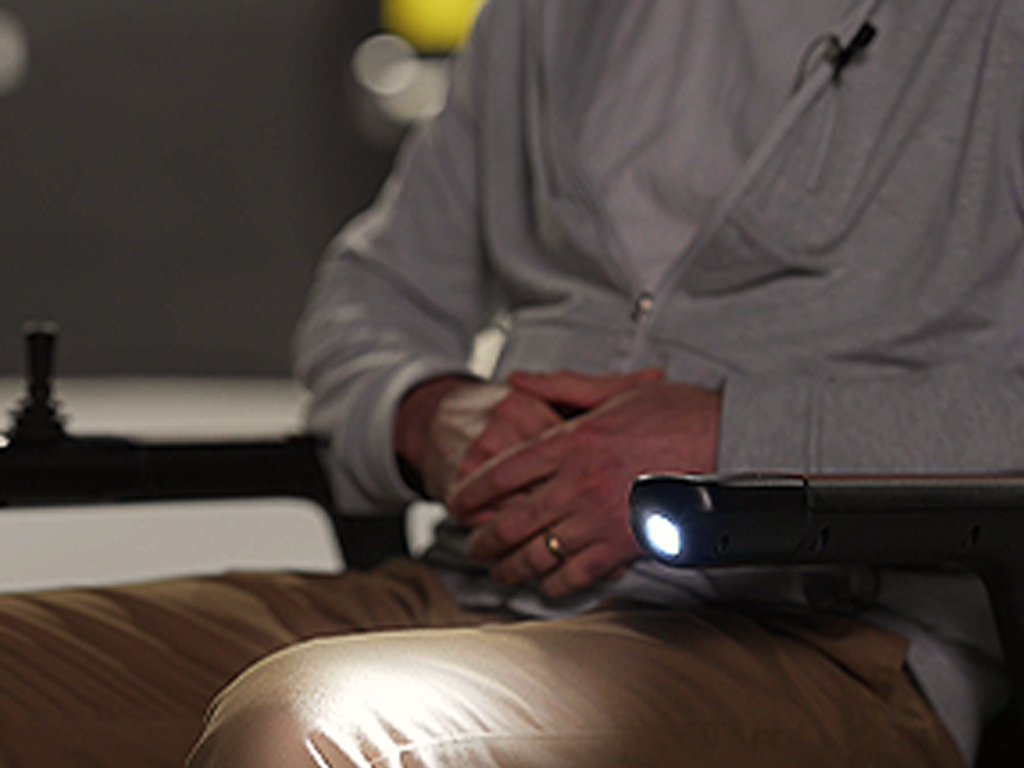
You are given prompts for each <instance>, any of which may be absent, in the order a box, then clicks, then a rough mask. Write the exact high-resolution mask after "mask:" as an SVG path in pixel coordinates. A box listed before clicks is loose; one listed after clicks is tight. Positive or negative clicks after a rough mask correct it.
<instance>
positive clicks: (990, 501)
mask: <svg viewBox="0 0 1024 768" xmlns="http://www.w3.org/2000/svg"><path fill="white" fill-rule="evenodd" d="M630 516H631V522H632V524H633V529H634V532H635V534H636V536H637V539H638V540H639V541H640V542H641V544H642V545H643V546H644V548H645V549H646V550H647V551H648V552H651V553H652V554H653V555H654V556H655V557H657V558H658V559H660V560H661V561H663V562H665V563H667V564H669V565H675V566H681V567H686V566H697V565H700V566H714V565H729V564H741V563H743V564H766V565H767V564H782V563H790V564H813V563H818V564H820V563H840V564H843V563H845V564H857V563H860V564H865V563H867V564H876V565H893V566H899V565H914V566H935V567H957V568H966V569H969V570H971V571H973V572H975V573H977V574H978V575H979V576H980V577H981V579H982V580H983V581H984V583H985V586H986V588H987V590H988V593H989V597H990V600H991V602H992V608H993V611H994V613H995V618H996V622H997V625H998V628H999V633H1000V637H1001V640H1002V644H1003V651H1004V654H1005V656H1006V662H1007V665H1008V667H1009V671H1010V675H1011V680H1012V683H1013V685H1014V690H1015V693H1016V698H1017V700H1018V701H1021V700H1024V476H932V477H929V476H824V475H819V476H814V475H743V476H735V477H723V476H713V475H682V476H669V475H661V476H649V477H642V478H639V479H638V480H637V481H636V483H635V484H634V486H633V489H632V492H631V496H630Z"/></svg>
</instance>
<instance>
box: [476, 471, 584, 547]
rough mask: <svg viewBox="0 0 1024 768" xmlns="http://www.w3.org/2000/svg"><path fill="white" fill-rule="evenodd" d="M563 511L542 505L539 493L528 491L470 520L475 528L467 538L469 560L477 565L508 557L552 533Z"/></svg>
mask: <svg viewBox="0 0 1024 768" xmlns="http://www.w3.org/2000/svg"><path fill="white" fill-rule="evenodd" d="M564 514H565V513H564V511H560V510H559V508H558V507H555V506H552V505H550V504H547V503H545V502H544V501H543V493H542V490H541V489H530V490H528V491H524V492H523V493H521V494H517V495H516V496H515V497H514V498H512V499H506V500H505V501H503V502H502V503H500V504H498V505H496V506H495V507H493V508H489V514H488V512H487V511H483V512H481V513H479V517H478V518H474V520H475V521H476V522H477V524H476V525H475V527H474V530H473V532H472V534H470V538H469V551H470V556H471V557H473V558H474V559H475V560H479V561H480V562H485V563H486V562H493V561H497V560H500V559H503V558H505V557H508V556H509V555H510V553H512V552H513V551H515V550H517V549H520V548H522V547H524V546H525V545H526V544H528V543H529V542H530V541H531V540H532V539H534V538H537V537H539V536H542V535H543V534H544V533H545V532H547V531H549V530H552V529H553V528H554V527H555V526H556V525H557V524H558V522H559V516H560V515H561V516H563V517H564Z"/></svg>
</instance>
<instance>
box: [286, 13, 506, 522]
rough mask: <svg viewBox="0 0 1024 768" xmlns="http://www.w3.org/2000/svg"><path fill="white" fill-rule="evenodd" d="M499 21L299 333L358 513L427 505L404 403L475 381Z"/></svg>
mask: <svg viewBox="0 0 1024 768" xmlns="http://www.w3.org/2000/svg"><path fill="white" fill-rule="evenodd" d="M489 16H490V14H489V13H488V10H487V9H485V10H484V11H483V12H482V13H481V16H480V18H479V20H478V24H477V29H476V32H475V34H474V42H471V44H470V45H469V46H468V47H467V49H466V51H465V52H464V54H463V55H462V56H461V57H460V61H459V63H458V64H457V66H456V68H455V71H454V74H453V81H452V87H451V90H450V93H449V98H448V103H447V106H446V108H445V109H444V111H443V112H442V114H441V115H440V116H439V117H438V118H437V119H435V120H434V121H432V122H431V123H430V124H428V125H426V126H425V127H423V128H422V129H420V130H418V131H417V132H416V133H415V135H413V136H412V137H411V138H410V140H408V141H407V142H406V145H405V146H404V147H403V150H402V151H401V153H400V155H399V158H398V161H397V163H396V167H395V170H394V172H393V174H392V176H391V178H390V179H389V180H388V181H387V183H386V184H385V186H384V188H383V190H382V192H381V194H380V197H379V199H378V200H377V201H376V203H375V204H374V205H373V206H372V207H371V208H370V210H368V211H367V212H366V213H364V214H362V215H361V216H359V217H357V218H356V219H355V220H354V221H353V222H351V223H350V224H349V225H348V226H347V227H346V228H345V229H344V230H343V231H342V233H341V234H340V235H339V236H338V237H337V238H336V239H335V241H334V242H333V243H332V244H331V246H330V247H329V248H328V251H327V253H326V255H325V258H324V260H323V262H322V264H321V266H320V269H319V271H318V274H317V277H316V280H315V283H314V286H313V289H312V292H311V295H310V298H309V301H308V304H307V308H306V311H305V313H304V315H303V317H302V318H301V320H300V322H299V327H298V329H297V332H296V337H295V366H296V371H297V374H298V376H299V378H300V379H301V380H302V381H303V382H304V383H305V384H306V385H307V386H308V387H309V388H310V390H311V392H312V395H313V398H312V404H311V407H310V411H309V414H308V424H309V429H310V430H311V431H312V432H313V433H314V434H317V435H321V436H324V437H326V438H327V439H328V442H329V446H330V447H329V451H328V458H327V463H328V467H329V474H330V475H331V479H332V482H333V486H334V491H335V495H336V498H337V501H338V504H339V506H340V507H341V508H342V509H344V510H345V511H346V512H349V513H355V514H368V513H372V512H374V511H388V510H394V509H396V508H400V507H401V506H403V505H404V504H405V503H406V502H408V501H410V500H412V499H413V498H414V493H413V491H412V490H411V489H410V488H408V487H407V485H406V484H405V483H404V482H403V481H402V479H401V476H400V473H399V471H398V468H397V464H396V460H395V457H394V454H393V449H392V443H391V435H392V423H393V419H394V415H395V412H396V409H397V406H398V403H399V401H400V400H401V398H402V396H403V395H404V394H405V393H406V392H407V391H408V390H409V389H410V388H411V387H413V386H414V385H415V384H417V383H419V382H421V381H423V380H425V379H428V378H432V377H435V376H439V375H442V374H446V373H453V372H464V371H466V360H467V357H468V354H469V352H470V350H471V346H472V343H473V338H474V335H475V333H476V331H478V330H479V328H480V327H481V326H482V325H483V324H484V323H485V322H486V320H487V319H488V316H489V312H490V307H491V302H490V301H488V274H487V269H486V258H485V253H484V251H483V248H482V246H481V238H480V233H479V231H478V213H477V211H478V190H477V167H476V151H477V149H476V133H477V108H476V104H475V101H476V100H477V94H478V93H479V92H480V85H479V83H480V80H481V79H482V78H484V77H485V76H486V62H485V61H484V55H483V51H484V50H486V47H487V45H486V41H485V40H482V38H483V39H485V38H486V37H487V36H488V35H489V34H491V32H490V30H491V28H492V27H493V24H492V23H490V21H489V19H488V17H489Z"/></svg>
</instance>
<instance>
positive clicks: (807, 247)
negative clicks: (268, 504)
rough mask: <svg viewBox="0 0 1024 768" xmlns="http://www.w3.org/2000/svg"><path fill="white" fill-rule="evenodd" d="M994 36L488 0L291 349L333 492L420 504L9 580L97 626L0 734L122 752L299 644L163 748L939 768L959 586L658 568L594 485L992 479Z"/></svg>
mask: <svg viewBox="0 0 1024 768" xmlns="http://www.w3.org/2000/svg"><path fill="white" fill-rule="evenodd" d="M1022 42H1024V5H1022V3H1020V2H1016V1H1010V0H1006V1H1004V2H999V1H998V0H904V1H903V2H900V3H896V2H893V1H892V0H829V1H828V2H813V3H812V2H806V1H805V0H782V1H780V2H775V3H763V2H758V0H728V1H726V2H717V3H701V2H696V1H695V0H693V1H687V2H679V3H667V2H654V0H631V2H629V3H610V2H599V1H598V0H546V1H545V2H539V1H538V0H494V2H492V3H491V4H489V5H488V6H487V7H486V8H485V10H484V11H483V12H482V15H481V18H480V21H479V24H478V29H477V32H476V34H475V36H474V40H473V42H472V43H471V45H470V46H469V48H468V50H467V51H466V52H465V55H464V56H463V57H462V59H461V62H460V65H459V67H458V69H457V71H456V74H455V80H454V84H453V90H452V94H451V97H450V102H449V105H448V107H447V109H446V110H445V111H444V113H443V114H442V115H441V116H440V117H439V118H438V119H437V120H436V121H435V122H434V123H433V124H431V125H430V126H427V127H426V128H425V129H424V130H422V131H420V132H418V134H417V135H416V136H415V137H414V139H413V140H412V141H411V142H410V144H409V145H408V146H407V148H406V150H405V152H404V153H403V156H402V158H401V160H400V162H399V166H398V168H397V171H396V175H395V176H394V178H393V179H392V180H391V181H390V182H389V183H388V185H387V186H386V188H385V190H384V191H383V193H382V196H381V199H380V200H379V201H378V203H377V204H376V205H375V206H374V208H373V209H372V210H371V211H369V212H368V213H367V214H366V215H364V216H363V217H361V218H360V219H359V220H357V221H356V222H354V223H353V224H352V225H350V226H349V227H348V228H347V229H346V231H345V232H344V233H343V234H342V235H341V236H340V238H339V239H338V241H337V242H336V243H335V246H334V247H333V248H332V250H331V252H330V253H329V254H328V256H327V258H326V260H325V262H324V265H323V268H322V271H321V273H320V275H319V278H318V281H317V285H316V286H315V289H314V292H313V295H312V297H311V301H310V306H309V311H308V312H307V314H306V317H305V318H304V320H303V323H302V328H301V330H300V333H299V342H298V364H299V368H300V371H301V374H302V375H303V377H304V378H305V380H306V381H307V382H308V383H309V385H310V387H311V389H312V391H313V393H314V396H315V397H314V404H313V408H312V412H311V414H310V420H311V425H312V427H313V429H314V430H316V431H318V432H320V433H322V434H324V435H327V436H329V437H330V440H331V450H330V456H329V457H328V461H329V465H330V469H331V472H332V477H333V480H334V484H335V490H336V492H337V496H338V499H339V503H340V504H341V505H342V506H343V507H344V508H345V509H347V510H348V511H350V512H356V513H364V514H373V513H377V512H383V511H388V510H391V509H395V508H399V507H401V506H403V505H405V504H406V503H408V502H409V501H411V500H413V499H416V498H418V497H419V496H420V495H421V494H422V495H426V496H429V497H432V498H435V499H439V500H443V501H444V502H445V504H446V505H447V507H448V509H449V510H450V512H451V518H450V519H449V520H447V521H446V522H445V523H444V524H443V525H442V526H441V528H440V529H439V531H438V538H437V543H436V544H435V545H434V546H433V547H432V548H431V550H430V551H429V552H428V553H427V554H426V556H425V557H424V558H423V559H422V560H421V561H419V562H411V561H405V560H401V561H396V562H392V563H389V564H386V565H384V566H383V567H381V568H380V569H378V570H377V571H375V572H373V573H369V574H361V573H346V574H343V575H342V576H340V577H321V578H312V577H303V576H300V575H290V576H280V577H274V576H229V577H225V578H223V579H218V580H214V581H204V582H201V583H199V582H196V581H195V580H186V581H185V582H180V583H176V584H175V583H172V584H157V585H144V586H142V587H138V588H131V589H126V590H114V591H108V592H105V593H103V594H97V593H95V592H93V593H89V596H88V598H87V599H84V598H83V597H82V595H81V594H80V593H75V595H73V596H70V597H69V596H63V597H60V598H55V597H39V598H33V601H32V602H31V607H30V608H29V607H19V608H18V609H17V610H18V611H20V613H18V616H19V617H20V618H19V620H20V621H22V622H23V623H28V624H31V623H32V622H33V621H34V620H36V617H37V614H39V613H42V612H43V611H44V610H45V611H50V612H52V613H53V614H54V615H57V616H58V617H61V616H64V615H65V613H63V612H60V611H59V609H60V608H61V607H62V606H63V602H62V601H68V602H72V603H74V605H75V606H76V608H75V610H74V611H67V613H69V614H70V615H72V616H73V617H74V619H75V622H74V623H75V625H83V624H85V625H88V626H90V627H91V626H92V622H95V623H97V624H98V625H100V626H101V627H102V631H96V632H95V639H93V638H92V637H90V641H89V643H88V647H89V656H88V658H89V660H90V661H94V659H95V658H96V657H99V658H100V661H101V662H102V666H101V667H100V668H101V669H102V670H103V671H104V674H103V675H96V678H97V679H101V680H103V681H105V685H106V687H107V688H108V689H109V701H115V702H117V707H114V706H113V705H111V704H109V703H107V702H106V701H105V702H104V704H103V706H98V705H97V706H86V705H82V703H81V702H82V701H86V702H88V703H89V704H91V701H90V699H89V696H90V695H91V694H90V693H88V692H87V691H78V693H77V698H76V699H75V704H74V706H72V705H70V704H68V703H67V699H66V696H65V694H64V693H63V691H64V690H66V689H68V688H69V687H70V683H71V682H72V681H71V680H63V679H62V680H61V681H60V684H59V685H55V684H53V683H52V681H50V680H46V681H44V682H46V683H48V685H41V684H39V682H38V680H37V681H36V682H35V683H34V684H33V686H27V685H21V687H19V688H17V689H16V690H17V691H20V692H22V693H21V695H22V698H23V699H24V700H25V701H30V702H31V703H32V706H31V707H28V706H21V708H20V709H19V708H18V706H15V704H18V705H20V704H21V701H17V702H15V704H8V705H7V706H5V707H3V711H4V712H5V713H6V712H9V711H12V710H17V711H18V713H19V716H18V718H16V719H14V720H12V719H11V718H10V717H6V716H5V717H3V718H0V729H3V728H4V727H5V725H4V723H5V722H7V723H10V722H17V723H20V724H21V725H20V726H19V727H21V728H22V729H29V728H32V727H36V728H37V729H39V728H40V727H41V726H33V725H32V723H37V722H41V721H44V722H45V723H46V726H45V732H46V733H48V734H52V733H54V732H56V725H55V724H56V723H64V722H65V721H66V720H67V719H68V712H72V713H77V712H78V711H79V708H80V709H82V710H85V711H88V713H89V717H90V718H93V719H95V720H98V721H101V722H104V723H112V722H113V723H116V724H117V726H118V727H117V729H116V733H117V739H111V738H110V736H109V732H107V733H106V735H105V736H102V734H103V733H104V732H103V731H102V729H94V730H92V731H86V730H85V729H79V731H75V733H77V734H78V736H77V737H76V738H77V742H76V743H77V744H78V746H76V749H77V750H80V752H77V753H76V754H82V755H85V754H89V755H90V756H92V755H95V754H97V753H96V752H90V751H89V750H90V749H92V745H93V744H94V743H97V742H101V741H104V739H105V740H106V741H108V742H110V741H116V740H118V739H123V743H124V744H129V743H130V744H131V748H130V749H129V748H128V747H125V748H124V749H122V750H121V752H120V753H119V764H125V765H128V764H135V765H140V764H143V762H144V758H143V755H144V754H145V755H152V754H155V750H154V748H153V744H154V743H156V738H155V736H151V735H147V734H155V733H158V732H159V733H160V734H166V733H170V732H171V729H172V728H173V729H175V730H174V734H175V735H174V736H173V739H172V737H171V736H166V743H167V744H170V743H171V741H172V740H175V743H177V741H176V740H178V739H180V734H183V733H187V732H188V728H190V727H192V722H193V721H192V720H189V719H188V718H189V717H192V716H194V714H195V713H194V709H195V702H196V701H199V700H201V699H202V697H203V695H204V692H205V691H206V690H207V689H208V687H209V685H210V683H211V682H212V681H214V680H218V679H226V678H227V677H228V676H229V675H230V674H233V671H234V670H237V669H238V668H240V667H241V666H242V665H244V664H245V663H248V661H249V660H251V659H254V658H256V657H258V656H260V655H262V654H264V653H266V652H267V651H269V650H271V649H274V648H277V647H280V646H282V645H287V644H290V643H293V642H294V641H296V640H298V639H300V638H304V637H311V636H320V637H321V639H319V640H316V641H313V642H312V643H308V644H299V645H296V646H295V647H293V648H291V649H290V650H286V651H284V652H282V653H280V654H277V655H272V656H270V657H269V658H267V659H266V660H264V661H263V662H261V663H259V664H257V665H255V666H253V667H252V668H251V669H249V670H248V671H247V672H245V673H244V674H243V675H241V677H239V678H238V679H237V681H236V682H235V683H233V684H232V685H231V686H230V687H228V688H227V689H226V690H225V692H224V693H223V694H222V695H221V696H220V698H219V699H218V701H217V703H216V705H215V706H214V708H213V709H212V711H211V714H210V718H209V722H208V724H207V728H206V731H205V733H204V735H203V736H202V738H201V739H200V741H199V743H198V744H197V746H196V748H195V750H194V752H193V755H192V758H191V762H192V765H193V766H196V767H198V766H242V765H244V766H260V765H273V766H275V767H280V766H290V765H298V766H325V765H329V766H332V767H337V766H350V765H380V766H384V765H417V766H419V765H422V766H435V765H473V766H477V765H502V766H551V765H559V766H562V765H565V766H575V765H587V766H594V765H609V766H612V765H614V766H622V765H630V766H633V765H636V766H641V765H651V766H660V765H673V766H678V765H695V766H712V765H716V766H723V765H751V764H756V765H759V766H782V765H785V766H822V765H845V766H863V765H874V766H901V767H902V766H915V765H917V766H956V765H964V764H967V763H969V762H970V761H971V759H972V757H973V753H974V750H975V749H976V746H977V740H978V737H979V733H980V730H981V725H982V721H983V719H984V718H985V717H986V716H988V715H990V714H991V713H993V712H994V711H996V710H997V709H998V708H999V707H1000V706H1001V705H1002V704H1003V703H1004V700H1005V695H1006V690H1005V686H1004V684H1003V679H1002V669H1001V666H1000V661H999V658H998V649H997V642H996V639H995V636H994V631H993V628H992V625H991V618H990V616H989V615H988V608H987V606H986V604H985V600H984V597H983V595H982V594H981V592H980V590H979V587H978V585H977V584H976V583H975V582H974V581H973V580H970V579H965V578H961V577H959V576H954V575H950V574H931V573H909V572H896V571H889V570H887V571H884V572H873V571H867V570H865V569H850V570H836V571H831V570H829V571H820V570H819V571H803V570H795V569H770V570H768V569H747V570H738V571H729V572H723V573H704V572H687V571H670V570H668V569H664V568H661V567H659V566H656V565H655V564H653V563H651V562H649V561H645V560H642V559H637V556H638V554H639V552H638V549H637V547H636V544H635V543H634V542H633V540H632V538H631V537H630V535H629V531H628V528H627V525H626V508H625V503H624V499H625V494H626V492H627V491H628V487H629V484H630V482H631V481H632V479H633V478H634V477H635V475H636V474H639V473H641V472H646V471H659V470H668V471H709V470H717V471H723V472H731V471H740V470H747V469H762V470H798V471H901V472H913V471H931V472H936V471H974V470H986V471H998V470H1010V469H1019V467H1021V466H1024V445H1022V438H1021V437H1020V435H1024V431H1022V429H1021V426H1022V425H1021V420H1022V415H1021V414H1024V407H1022V406H1024V387H1022V383H1021V378H1020V373H1019V372H1020V369H1021V364H1022V356H1024V345H1022V344H1021V343H1020V341H1021V339H1020V334H1021V329H1024V322H1021V321H1022V319H1024V318H1021V317H1020V314H1021V312H1022V310H1021V303H1020V302H1019V301H1017V297H1018V296H1019V295H1021V293H1020V288H1021V286H1020V281H1021V280H1022V279H1024V276H1022V269H1021V267H1022V265H1024V259H1022V256H1024V214H1022V209H1024V204H1022V200H1024V159H1022V157H1024V120H1022V118H1024V114H1022V113H1024V93H1022V91H1024V78H1022V77H1020V74H1021V71H1022V68H1024V46H1022V45H1021V43H1022ZM492 321H497V322H499V323H500V324H501V326H502V327H503V328H504V329H505V331H506V340H505V343H504V347H503V350H502V353H501V358H500V360H499V363H498V368H497V371H496V373H495V376H494V377H493V379H492V380H489V381H480V380H478V379H475V378H474V377H473V376H472V375H471V373H470V371H469V369H468V367H467V365H466V362H465V361H466V358H467V356H468V355H469V352H470V349H471V345H472V341H473V338H474V336H475V334H476V333H477V331H478V330H479V329H480V328H482V327H484V326H485V325H486V324H488V323H490V322H492ZM108 603H110V604H112V606H113V607H111V606H110V605H108ZM82 604H84V605H85V606H87V609H83V608H80V607H78V606H81V605H82ZM18 605H19V606H20V603H19V604H18ZM16 612H17V611H15V610H14V609H12V607H11V605H10V604H4V603H2V602H0V616H10V615H11V614H12V613H16ZM47 615H49V614H47ZM83 615H87V616H88V617H89V622H85V621H82V620H81V616H83ZM108 616H116V617H118V621H120V622H121V623H123V624H128V625H129V627H130V631H128V632H126V633H124V634H126V635H127V636H128V639H124V636H123V634H122V632H121V626H120V624H118V623H117V622H115V621H113V620H109V621H108V620H107V619H106V618H105V617H108ZM100 618H103V621H102V622H101V621H100ZM534 619H544V620H539V621H538V620H534ZM4 623H5V622H4V621H0V626H3V625H4ZM115 624H118V625H117V626H114V625H115ZM136 626H140V627H143V628H144V629H145V630H146V631H147V633H148V634H146V636H145V637H144V638H143V639H144V640H145V641H146V642H147V643H152V645H153V647H157V648H159V651H160V652H159V653H153V654H152V657H151V663H149V664H137V663H135V661H134V660H135V659H137V658H142V657H143V656H144V654H140V653H139V647H140V646H142V647H145V648H149V647H150V645H147V644H146V643H142V642H140V638H139V637H137V636H136V634H137V633H136V631H135V628H136ZM183 628H187V629H190V630H192V631H189V632H185V631H183ZM398 630H402V631H398ZM152 635H156V636H157V637H159V638H160V639H161V640H162V639H164V638H173V639H172V640H171V641H170V642H163V643H155V642H153V641H152V637H151V636H152ZM326 635H345V636H337V637H324V636H326ZM43 645H44V646H46V645H47V644H43ZM51 646H53V647H58V648H59V649H61V652H60V653H54V654H53V655H54V656H58V657H60V658H69V657H68V656H67V655H66V647H65V646H64V645H59V644H56V643H53V644H51ZM51 646H47V647H51ZM111 647H116V648H119V649H120V653H118V654H115V655H114V657H113V658H111V657H110V654H105V655H103V654H100V653H99V651H97V650H96V649H98V648H111ZM128 648H131V651H132V652H131V653H128V652H127V651H126V649H128ZM17 649H18V651H19V652H20V653H22V654H26V653H27V651H25V650H24V648H22V647H21V646H17ZM146 658H150V657H146ZM36 663H38V662H36ZM25 666H26V665H22V666H21V668H19V669H23V668H24V667H25ZM8 675H9V676H12V677H13V676H14V675H13V674H12V673H8ZM70 677H72V679H73V680H76V679H77V678H75V677H74V676H70ZM14 680H15V682H20V680H19V678H17V677H14ZM199 680H202V681H203V682H202V685H200V684H199V683H198V682H197V681H199ZM0 682H6V681H5V680H0ZM3 690H4V687H3V686H2V685H0V697H2V696H3V695H4V694H3V693H2V691H3ZM28 690H39V691H41V693H39V694H38V695H37V696H35V697H33V696H30V695H29V694H28V693H26V692H25V691H28ZM105 695H106V694H105ZM126 701H127V702H130V703H128V704H126V703H125V702H126ZM182 702H186V704H182ZM114 709H116V710H117V713H118V714H117V716H116V717H114V716H113V715H112V714H111V712H112V711H113V710H114ZM136 711H145V712H147V713H151V714H147V717H151V718H152V720H150V721H147V723H149V725H148V726H147V725H145V724H143V723H141V722H140V723H139V725H138V727H137V728H127V727H125V722H126V721H127V720H126V718H127V719H130V718H131V716H132V715H133V714H134V713H135V712H136ZM25 712H28V713H29V714H31V715H33V717H32V718H29V717H26V716H25V715H24V713H25ZM160 718H163V719H162V720H161V719H160ZM157 720H159V722H160V723H161V724H160V725H159V727H158V726H157V725H154V724H153V723H155V722H157ZM132 722H135V721H132ZM6 727H7V728H8V732H7V733H12V732H13V730H14V729H13V727H12V726H6ZM147 727H148V728H149V730H148V731H147V730H146V728H147ZM159 729H164V730H159ZM71 730H73V729H72V728H71V727H70V726H69V727H65V730H64V731H62V733H66V732H69V731H71ZM82 733H90V734H92V735H93V738H86V737H85V736H81V734H82ZM97 733H100V734H101V736H95V734H97ZM5 735H6V733H5ZM162 737H163V736H162ZM26 741H28V740H27V739H24V738H22V745H21V746H20V747H19V749H20V750H21V751H20V752H18V753H17V754H18V755H31V756H33V757H34V761H32V764H36V765H38V764H45V761H44V760H43V759H42V758H39V757H37V755H47V754H50V753H47V752H45V751H44V750H45V749H47V748H49V745H50V744H52V742H53V741H54V739H53V738H52V736H51V738H50V739H49V740H48V741H47V740H44V739H36V740H34V741H32V743H31V744H29V745H27V746H25V744H24V743H25V742H26ZM3 743H5V742H4V741H3V740H0V745H2V744H3ZM33 750H35V751H33ZM147 750H148V751H147ZM3 754H4V753H3V751H2V747H0V756H2V755H3ZM62 754H63V753H62ZM133 755H134V756H135V757H134V758H133ZM91 759H93V762H95V763H102V760H101V759H100V758H98V757H92V758H91ZM132 759H134V760H135V762H134V763H132V762H131V761H132ZM26 761H27V758H26ZM11 762H14V761H13V760H12V761H11ZM113 763H114V761H113V760H111V761H108V762H107V764H113ZM154 764H155V763H154Z"/></svg>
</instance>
